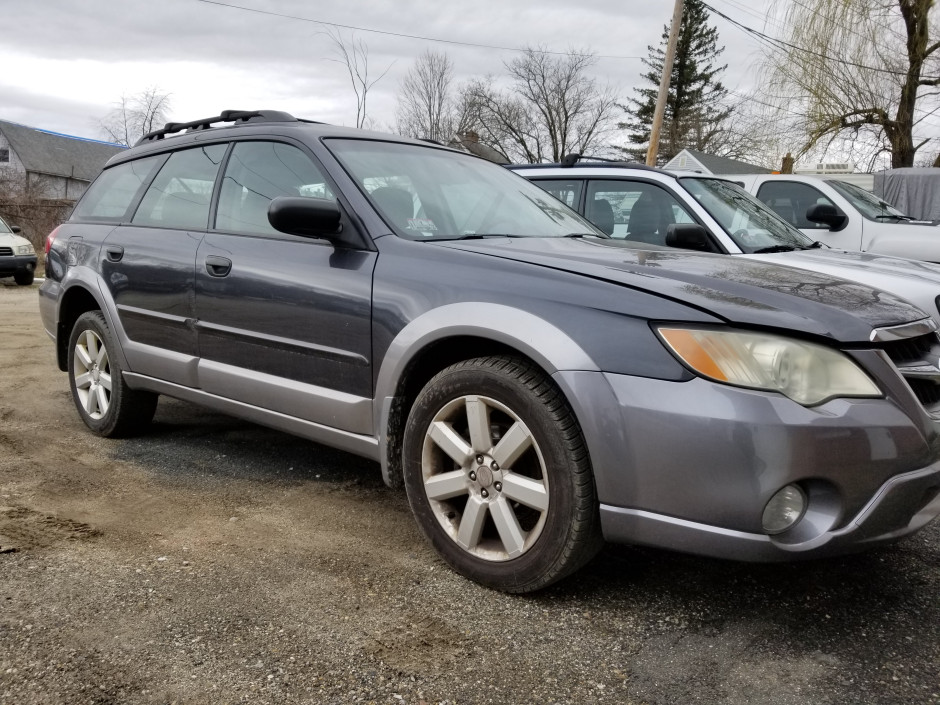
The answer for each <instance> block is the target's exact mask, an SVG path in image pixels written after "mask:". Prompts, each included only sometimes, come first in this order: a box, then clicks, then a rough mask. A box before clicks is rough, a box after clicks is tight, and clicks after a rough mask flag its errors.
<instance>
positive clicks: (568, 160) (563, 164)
mask: <svg viewBox="0 0 940 705" xmlns="http://www.w3.org/2000/svg"><path fill="white" fill-rule="evenodd" d="M585 160H590V161H585ZM574 166H594V167H613V168H616V169H642V170H643V171H655V172H657V173H661V174H662V173H668V172H665V171H663V170H662V169H660V168H659V167H655V166H646V164H640V163H639V162H628V161H624V160H622V159H609V158H607V157H590V156H585V155H583V154H578V153H577V152H572V153H571V154H566V155H565V156H564V157H562V158H561V161H560V162H553V163H551V164H545V163H543V164H509V165H507V167H508V168H509V169H558V168H562V169H570V168H572V167H574Z"/></svg>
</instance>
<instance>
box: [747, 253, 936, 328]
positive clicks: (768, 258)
mask: <svg viewBox="0 0 940 705" xmlns="http://www.w3.org/2000/svg"><path fill="white" fill-rule="evenodd" d="M737 256H740V255H737ZM743 256H744V257H747V258H748V259H760V260H762V261H765V262H773V263H775V264H785V265H787V266H790V267H801V268H804V269H809V270H812V271H814V272H820V273H822V274H829V275H832V276H837V277H842V278H843V279H851V280H852V281H857V282H861V283H862V284H867V285H868V286H872V287H875V288H877V289H884V290H885V291H890V292H891V293H893V294H897V295H898V296H901V297H902V298H905V299H907V300H908V301H910V302H912V303H914V304H916V305H917V306H919V307H920V308H922V309H923V310H924V311H927V312H929V313H931V314H932V315H933V317H934V320H937V322H938V323H940V316H938V311H937V296H940V265H936V264H932V263H930V262H921V261H919V260H910V259H903V258H900V257H889V256H887V255H878V254H874V253H871V252H849V251H845V250H830V249H825V248H820V249H814V250H798V251H795V252H774V253H772V254H760V255H743Z"/></svg>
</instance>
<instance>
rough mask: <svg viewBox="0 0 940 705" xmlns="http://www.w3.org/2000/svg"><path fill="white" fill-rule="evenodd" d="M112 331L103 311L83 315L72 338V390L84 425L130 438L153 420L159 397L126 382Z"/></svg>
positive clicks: (70, 374)
mask: <svg viewBox="0 0 940 705" xmlns="http://www.w3.org/2000/svg"><path fill="white" fill-rule="evenodd" d="M116 347H117V346H116V343H115V342H114V337H113V336H112V335H111V329H110V328H108V324H107V323H106V322H105V320H104V316H102V315H101V312H100V311H89V312H87V313H84V314H82V315H81V316H80V317H79V319H78V320H77V321H76V322H75V326H74V327H73V328H72V335H71V337H70V338H69V387H70V388H71V391H72V400H73V401H74V402H75V407H76V408H77V409H78V413H79V415H80V416H81V417H82V421H84V422H85V425H86V426H88V428H90V429H91V430H92V431H94V432H95V433H97V434H98V435H100V436H108V437H118V436H128V435H132V434H134V433H137V432H139V431H140V430H141V429H143V428H144V427H145V426H147V425H148V424H149V423H150V421H151V420H152V419H153V414H154V411H155V410H156V408H157V395H156V394H153V393H151V392H140V391H135V390H133V389H131V388H130V387H128V386H127V383H126V382H125V381H124V375H123V374H122V370H121V366H120V363H119V362H118V361H117V360H116V359H114V358H113V357H112V354H111V353H112V351H114V350H115V349H116Z"/></svg>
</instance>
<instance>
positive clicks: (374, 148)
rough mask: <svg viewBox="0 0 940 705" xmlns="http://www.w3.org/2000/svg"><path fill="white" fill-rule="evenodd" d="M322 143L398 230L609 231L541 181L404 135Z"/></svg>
mask: <svg viewBox="0 0 940 705" xmlns="http://www.w3.org/2000/svg"><path fill="white" fill-rule="evenodd" d="M325 142H326V144H327V146H328V147H329V149H330V150H331V151H332V152H333V154H334V155H335V156H336V158H337V159H338V160H339V161H340V163H341V164H342V165H343V167H344V168H345V169H346V171H347V172H348V173H349V174H350V176H352V178H353V179H355V181H356V183H358V184H359V187H360V188H361V189H362V191H363V192H364V193H365V194H366V196H367V197H368V198H369V200H370V201H371V202H372V205H373V206H375V208H376V210H378V211H379V213H380V214H381V215H382V217H383V219H384V220H385V222H387V223H388V224H389V225H390V226H391V227H392V228H393V230H394V231H395V233H397V234H398V235H399V236H400V237H404V238H408V239H410V240H454V239H458V238H478V237H566V236H567V237H571V236H579V235H588V236H591V237H606V235H604V234H603V233H602V232H600V231H599V230H597V228H595V227H594V226H593V225H591V224H590V223H589V222H588V221H586V220H585V219H584V218H582V217H581V216H580V215H578V214H577V213H575V212H574V211H573V210H571V209H570V208H568V207H567V206H566V205H564V204H563V203H561V202H560V201H558V200H557V199H556V198H554V197H553V196H551V195H550V194H548V193H546V192H545V191H543V190H542V189H540V188H539V187H538V186H536V185H534V184H531V183H529V182H528V181H526V180H525V179H524V178H522V177H521V176H518V175H516V174H513V173H512V172H510V171H508V170H506V169H504V168H502V167H501V166H498V165H496V164H493V163H491V162H487V161H484V160H482V159H479V158H477V157H473V156H470V155H464V154H461V153H459V152H454V151H451V150H445V149H440V148H435V147H431V146H428V147H424V146H420V145H415V144H407V143H400V142H379V141H373V140H346V139H330V140H326V141H325Z"/></svg>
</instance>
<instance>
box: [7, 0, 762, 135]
mask: <svg viewBox="0 0 940 705" xmlns="http://www.w3.org/2000/svg"><path fill="white" fill-rule="evenodd" d="M220 1H221V2H229V0H220ZM717 2H718V3H719V4H720V3H721V0H717ZM231 4H235V5H243V6H245V7H252V8H256V9H259V10H266V11H270V12H274V13H278V14H281V15H294V16H297V17H303V18H307V19H310V20H320V21H322V22H323V23H338V24H343V25H356V26H359V27H365V28H373V29H377V30H382V31H385V32H396V33H400V34H410V35H421V36H425V37H439V38H446V39H450V40H453V41H458V42H468V43H474V44H487V45H495V46H503V47H525V46H533V47H535V46H537V47H541V48H546V49H551V50H555V51H566V50H569V49H574V50H581V49H587V50H589V51H592V52H594V53H596V54H598V55H605V56H610V57H613V56H618V57H624V56H627V57H629V56H646V55H647V53H648V52H647V46H648V45H654V46H656V45H658V43H659V41H660V35H661V33H662V30H663V26H664V25H665V24H666V23H667V22H668V21H669V18H670V16H671V11H672V3H671V2H668V1H667V0H658V1H646V2H642V1H640V0H594V1H592V2H582V3H580V4H573V3H571V2H570V0H538V1H537V2H536V1H535V0H501V1H499V0H477V1H476V2H474V3H454V2H437V1H430V0H420V1H419V0H410V1H405V2H378V1H375V0H373V1H372V2H366V1H363V0H347V2H344V3H311V2H307V1H302V0H289V1H288V0H281V1H278V2H275V1H274V0H231ZM764 4H766V0H761V2H760V3H757V5H761V6H763V5H764ZM722 9H723V11H727V12H728V13H729V14H734V10H733V8H731V7H723V8H722ZM741 20H742V21H745V22H748V24H755V22H756V21H755V20H754V19H753V18H749V17H748V16H746V15H741ZM748 20H750V21H748ZM4 24H5V26H6V27H8V28H10V27H15V28H16V33H15V36H16V39H15V41H8V42H7V43H6V45H5V46H4V47H2V50H3V51H6V52H15V53H16V55H18V56H19V57H21V60H17V62H16V63H17V65H18V66H20V67H23V68H24V69H25V71H26V72H28V71H29V66H30V64H31V63H34V62H37V61H44V60H50V59H53V60H58V61H62V62H69V63H63V72H62V75H61V76H59V77H58V78H55V79H48V78H47V79H46V80H44V81H42V82H37V83H36V84H35V85H34V84H30V85H29V90H26V89H25V88H24V87H23V86H19V87H18V86H16V85H14V84H8V85H6V86H4V85H3V84H0V99H2V104H0V119H8V120H16V121H18V122H23V123H25V124H31V125H34V126H37V127H44V128H50V129H57V130H61V131H67V132H71V133H73V134H78V135H83V136H90V137H98V136H100V135H99V133H97V131H96V129H95V127H94V126H95V125H96V123H97V121H98V120H100V119H101V118H102V117H103V116H104V115H105V114H106V113H107V112H108V110H110V108H111V107H112V103H113V102H114V101H116V100H118V99H119V98H120V96H121V94H122V93H126V94H132V93H135V92H138V91H140V90H142V89H144V88H146V87H149V86H158V87H159V88H160V89H162V90H164V91H166V92H169V93H171V94H172V96H173V97H172V102H173V106H174V109H173V114H172V116H171V117H172V118H173V119H174V120H190V119H194V118H198V117H205V116H206V115H210V114H215V113H217V112H218V111H219V110H222V109H227V108H232V107H237V108H256V107H264V108H278V109H282V110H289V111H291V112H294V113H295V114H298V115H303V116H305V117H311V118H314V119H321V120H326V121H329V122H336V123H345V124H352V122H353V121H354V119H355V101H354V96H353V93H352V90H351V88H350V87H349V83H348V78H347V77H346V75H345V68H344V67H343V66H342V65H341V64H338V63H336V62H335V61H331V59H335V58H336V57H335V53H334V48H333V45H332V43H331V41H330V39H329V37H328V36H327V34H326V32H327V31H328V30H329V29H330V27H329V24H318V23H315V22H308V21H300V20H296V19H289V18H286V17H278V16H272V15H266V14H260V13H257V12H248V11H244V10H238V9H231V8H228V7H222V6H220V5H215V4H209V3H206V2H200V1H199V0H161V2H159V3H154V2H153V0H122V2H120V3H110V2H109V3H104V2H79V1H78V0H42V2H29V3H27V2H12V3H5V7H4ZM715 24H716V25H717V26H718V27H719V31H720V32H721V43H723V44H725V45H726V46H727V51H726V53H725V56H724V57H723V60H725V61H727V62H728V63H729V71H728V75H727V77H726V78H727V81H726V82H727V83H728V84H730V85H731V86H732V87H733V86H734V85H736V84H738V83H741V82H748V81H750V80H751V78H750V75H749V73H748V70H747V68H746V67H747V66H748V65H752V64H753V60H752V58H753V54H754V50H755V47H754V45H753V44H752V43H749V42H748V41H747V40H746V38H744V37H743V36H742V35H741V34H740V32H738V31H737V30H734V29H732V28H729V27H728V26H727V25H725V24H724V23H723V21H719V20H717V19H716V20H715ZM333 31H335V30H333ZM341 31H342V33H343V35H344V36H345V37H346V38H347V39H349V38H351V37H352V36H355V37H356V38H358V39H361V40H363V41H364V42H366V44H367V45H368V48H369V67H370V73H371V74H372V75H378V74H379V73H381V72H382V71H384V70H385V69H386V68H387V67H389V66H390V67H391V68H390V69H389V71H388V74H387V75H386V76H385V77H384V78H382V80H381V81H379V82H378V83H377V84H376V85H375V87H374V88H373V89H372V91H371V92H370V94H369V100H370V109H369V114H370V116H371V117H372V119H373V120H374V122H375V123H376V124H378V125H385V126H391V125H392V124H393V122H394V113H395V96H396V93H397V90H398V85H399V82H400V80H401V78H402V77H403V76H404V75H405V73H406V72H407V71H408V69H409V68H410V67H411V65H412V62H413V61H414V59H415V58H416V57H417V56H418V55H420V54H421V53H422V52H423V51H425V50H426V49H429V48H430V49H433V50H435V51H443V52H446V53H447V54H448V55H449V56H450V58H451V60H452V62H453V64H454V68H455V73H456V74H457V75H456V78H457V80H458V81H461V80H466V79H468V78H470V77H472V76H480V75H485V74H500V73H501V72H502V65H503V62H504V61H506V60H509V59H511V58H512V56H513V55H514V54H513V52H511V51H503V50H498V49H487V48H479V47H467V46H460V45H454V44H442V43H436V42H427V41H422V40H419V39H413V38H407V37H395V36H389V35H384V34H376V33H369V32H363V31H358V32H355V33H353V32H352V31H351V30H348V29H344V30H341ZM78 59H83V60H91V61H96V62H101V65H100V66H101V67H100V70H98V71H97V74H98V75H96V76H95V77H94V81H95V86H96V88H97V90H96V94H97V96H98V97H97V98H95V99H94V100H82V99H81V98H78V97H75V96H73V95H70V91H69V89H70V87H71V86H70V84H73V83H74V82H75V81H76V80H78V79H77V78H76V77H74V76H71V77H70V76H69V75H68V66H69V64H70V63H71V62H74V61H75V60H78ZM122 62H135V67H134V68H135V71H134V72H133V74H132V75H131V76H130V77H127V75H126V73H121V72H118V71H117V70H116V68H117V67H118V66H120V65H121V64H122ZM181 62H186V64H187V67H191V70H186V71H184V72H183V73H182V75H180V73H179V71H178V70H177V71H175V72H170V71H169V70H168V67H169V66H170V65H171V64H177V65H178V64H180V63H181ZM642 70H643V66H642V64H641V62H640V61H639V60H637V59H628V58H599V60H598V62H597V64H596V66H595V74H596V76H597V78H598V79H599V80H600V81H601V82H602V83H610V84H611V85H612V86H614V87H615V88H617V90H618V92H619V93H620V94H621V95H624V96H626V95H629V94H631V93H632V88H633V86H634V85H636V84H637V83H638V80H639V75H640V73H641V71H642ZM0 80H3V79H0ZM14 83H15V82H14ZM102 95H108V96H110V97H109V98H106V99H105V98H101V97H100V96H102ZM220 96H221V97H220ZM219 100H221V101H222V104H218V101H219ZM246 101H250V103H251V104H249V103H248V102H246ZM196 112H198V114H194V113H196Z"/></svg>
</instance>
